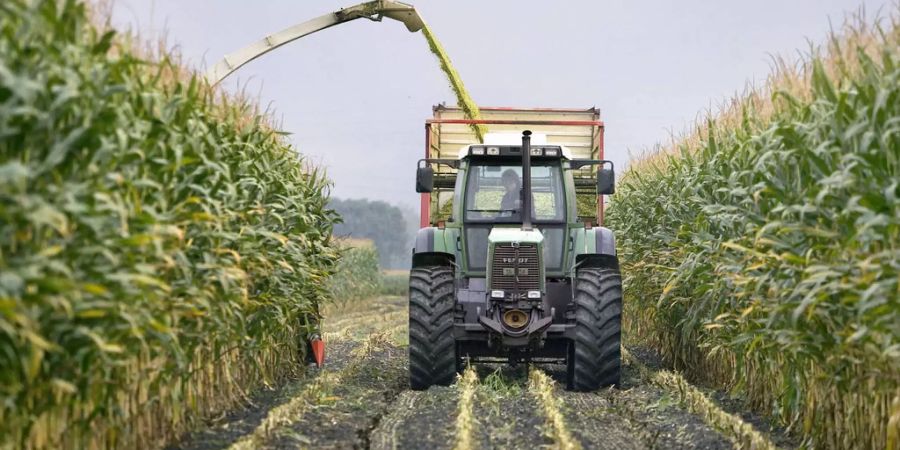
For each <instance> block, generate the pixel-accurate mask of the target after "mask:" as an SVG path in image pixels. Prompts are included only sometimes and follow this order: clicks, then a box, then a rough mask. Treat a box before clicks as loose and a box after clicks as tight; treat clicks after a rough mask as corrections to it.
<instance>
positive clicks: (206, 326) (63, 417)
mask: <svg viewBox="0 0 900 450" xmlns="http://www.w3.org/2000/svg"><path fill="white" fill-rule="evenodd" d="M0 16H2V17H3V20H2V21H0V367H2V370H0V403H2V404H0V447H4V448H8V447H13V448H22V447H24V448H87V447H94V448H97V447H103V448H110V447H123V448H134V447H143V448H155V447H159V446H162V445H163V444H164V443H165V442H166V441H169V440H171V439H172V438H173V437H174V436H175V434H176V433H179V432H181V431H183V430H185V429H186V428H187V427H188V426H189V425H190V424H191V423H192V421H194V420H195V419H197V418H198V417H200V416H201V415H204V414H209V413H212V412H215V411H221V410H222V409H225V408H227V407H231V406H234V404H235V403H236V402H237V401H239V400H240V399H242V398H245V395H246V393H247V390H248V389H251V388H253V387H255V386H259V385H261V384H262V383H266V382H272V381H274V380H275V379H277V378H279V377H282V376H285V375H286V374H288V373H290V372H291V371H294V370H297V368H298V367H300V365H301V361H302V360H301V359H300V357H301V356H302V355H300V353H301V352H302V350H301V348H302V347H301V346H298V343H300V342H303V340H304V333H305V332H306V330H307V327H308V324H307V321H308V319H309V318H310V317H311V315H314V314H315V313H316V309H317V305H318V303H319V302H320V301H322V300H323V299H324V298H325V297H326V295H327V292H326V289H325V287H324V286H325V283H324V280H325V279H326V278H327V277H328V276H329V275H330V273H331V272H332V271H333V265H334V263H335V260H336V257H337V253H336V251H335V250H334V249H333V247H332V245H331V227H332V223H333V222H334V220H335V216H334V214H333V213H332V212H330V211H328V210H327V208H326V204H327V194H328V183H327V180H326V179H325V178H324V176H323V175H322V174H321V173H320V172H318V171H317V170H316V169H312V168H308V167H305V165H304V162H303V160H302V159H300V158H299V157H298V155H297V154H296V153H295V152H294V151H293V149H291V148H290V146H289V145H287V144H286V143H285V142H284V140H283V139H282V137H281V136H280V134H279V133H278V132H277V131H276V130H274V129H272V128H271V127H270V126H269V125H268V123H267V119H266V118H265V117H261V116H259V115H258V114H257V113H256V112H255V109H254V108H252V107H251V106H249V105H247V104H245V103H243V102H240V101H228V100H224V99H216V98H214V93H213V92H212V91H210V90H209V88H208V87H207V86H205V84H203V83H202V82H201V81H198V80H197V79H196V78H193V77H192V76H187V75H184V72H183V70H182V69H181V68H180V67H179V66H178V65H177V63H176V62H173V61H172V60H171V59H170V58H169V57H168V56H165V55H162V56H161V57H160V58H159V60H151V59H148V58H144V57H141V56H140V55H138V54H137V53H135V52H134V51H133V50H132V49H131V48H130V47H128V46H127V45H125V44H123V42H124V39H122V38H120V37H119V36H117V35H116V34H114V33H113V32H110V31H105V30H101V29H99V28H98V27H95V26H94V25H93V24H92V22H91V20H90V18H89V13H88V12H87V11H86V9H85V5H84V3H83V2H80V1H56V0H35V1H30V0H5V1H3V2H2V3H0Z"/></svg>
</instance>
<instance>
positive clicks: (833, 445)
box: [608, 16, 900, 449]
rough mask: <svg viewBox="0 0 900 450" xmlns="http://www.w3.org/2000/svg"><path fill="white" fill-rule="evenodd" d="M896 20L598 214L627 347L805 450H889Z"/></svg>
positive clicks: (706, 134) (772, 89) (855, 39)
mask: <svg viewBox="0 0 900 450" xmlns="http://www.w3.org/2000/svg"><path fill="white" fill-rule="evenodd" d="M896 18H897V16H894V22H893V23H883V25H884V28H882V29H879V28H871V27H870V26H867V25H865V24H864V23H863V22H862V21H860V22H859V23H858V24H856V25H853V26H850V27H848V28H847V29H846V30H844V33H843V34H842V35H840V36H835V37H833V39H832V40H831V41H830V42H829V43H828V45H827V47H826V48H825V49H824V50H823V51H819V52H816V54H814V55H813V56H811V57H810V58H809V59H808V60H807V61H806V62H805V64H804V65H803V66H802V68H801V69H800V70H794V69H792V68H788V67H787V66H781V70H780V71H779V72H778V73H777V74H776V75H774V76H773V78H772V79H771V80H770V83H769V86H768V87H767V89H766V90H760V91H754V92H751V93H750V94H748V95H746V96H744V97H742V98H740V99H738V100H736V101H735V103H734V104H733V105H732V106H731V107H730V108H728V109H726V110H725V111H723V112H722V113H721V115H720V116H718V117H716V118H712V119H710V121H709V123H708V124H706V125H705V126H704V127H702V128H701V129H700V130H699V131H698V132H697V133H696V134H694V135H693V136H690V137H688V138H686V139H684V140H683V141H681V142H678V143H676V144H675V145H674V147H673V149H671V150H670V151H668V152H663V153H659V154H657V155H653V156H651V157H648V158H646V159H645V160H644V161H638V162H636V163H635V164H634V166H633V168H632V169H631V170H630V171H629V172H628V173H627V174H626V175H625V176H624V177H623V179H622V181H621V182H620V184H619V186H618V192H617V193H616V195H615V196H613V197H612V204H611V208H610V209H609V216H608V219H609V222H608V223H609V224H610V225H609V226H610V227H612V228H613V229H615V230H616V232H617V235H618V238H619V254H620V258H621V259H622V272H623V274H624V275H625V276H626V277H627V278H626V281H625V286H626V301H625V302H626V305H627V308H628V310H627V311H626V314H623V316H624V317H626V319H628V320H629V324H628V326H627V329H628V330H629V332H630V333H631V336H632V337H633V338H644V339H648V340H650V341H651V342H653V343H655V345H656V346H657V347H658V348H659V349H660V350H661V351H662V352H663V354H664V355H665V356H666V357H667V358H668V359H669V360H670V361H672V362H673V363H675V365H676V367H677V368H678V369H680V370H685V371H686V372H688V373H689V374H690V375H692V376H693V377H695V378H698V379H705V380H707V381H712V382H714V383H716V384H718V385H720V386H727V387H731V388H733V389H734V390H735V391H737V392H741V393H743V394H745V395H746V396H747V397H748V398H749V400H750V402H751V403H752V404H753V405H754V406H755V407H756V408H757V409H758V410H760V411H762V412H764V413H770V414H772V415H773V416H774V417H776V418H777V419H778V420H779V421H780V422H781V423H782V424H783V425H787V426H789V427H790V428H791V430H793V431H794V432H796V433H797V434H799V435H801V436H803V440H804V444H805V445H807V446H810V447H813V448H830V449H850V448H860V449H862V448H886V447H888V448H897V446H898V445H900V440H898V427H900V285H898V277H900V28H898V27H897V26H896V25H897V23H896Z"/></svg>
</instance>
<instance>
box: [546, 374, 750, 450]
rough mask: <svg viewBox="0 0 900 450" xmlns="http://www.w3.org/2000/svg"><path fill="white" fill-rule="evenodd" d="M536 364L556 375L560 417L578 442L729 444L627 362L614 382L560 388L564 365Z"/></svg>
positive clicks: (657, 445)
mask: <svg viewBox="0 0 900 450" xmlns="http://www.w3.org/2000/svg"><path fill="white" fill-rule="evenodd" d="M541 368H542V370H544V371H545V372H547V373H548V374H549V375H550V376H551V377H552V378H553V379H555V380H556V382H557V389H556V395H558V397H559V399H560V402H561V404H562V406H561V410H562V413H563V417H564V419H565V421H566V424H567V427H568V429H569V431H570V432H571V433H572V435H573V436H574V438H575V440H577V441H578V442H579V443H580V444H581V446H582V447H583V448H586V449H588V448H590V449H594V448H596V449H617V450H618V449H622V450H626V449H695V448H703V449H713V450H719V449H731V448H733V446H732V443H731V441H729V440H728V438H727V437H725V436H723V435H722V434H720V433H719V432H718V431H717V430H715V429H714V428H712V427H710V426H709V425H707V424H706V423H705V422H704V421H703V419H702V418H701V417H698V416H697V415H695V414H692V413H690V412H689V411H687V410H685V409H684V408H682V407H681V406H680V405H679V403H678V399H676V398H674V397H672V396H671V395H669V394H667V393H666V392H664V391H663V390H661V389H659V388H658V387H656V386H653V385H652V384H650V383H647V382H645V381H644V380H642V379H641V377H640V374H639V373H638V372H637V371H636V370H634V369H633V368H631V367H629V366H623V368H622V369H623V371H622V383H621V385H620V387H618V388H609V389H604V390H601V391H597V392H571V391H566V390H564V389H563V387H564V386H565V381H564V380H565V368H564V367H560V366H542V367H541Z"/></svg>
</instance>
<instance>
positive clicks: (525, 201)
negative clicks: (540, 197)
mask: <svg viewBox="0 0 900 450" xmlns="http://www.w3.org/2000/svg"><path fill="white" fill-rule="evenodd" d="M522 230H524V231H531V131H529V130H525V131H523V132H522Z"/></svg>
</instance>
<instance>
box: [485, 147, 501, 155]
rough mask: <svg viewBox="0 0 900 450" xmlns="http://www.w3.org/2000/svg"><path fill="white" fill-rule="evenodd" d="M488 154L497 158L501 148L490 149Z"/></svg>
mask: <svg viewBox="0 0 900 450" xmlns="http://www.w3.org/2000/svg"><path fill="white" fill-rule="evenodd" d="M487 154H488V155H491V156H497V155H499V154H500V147H488V148H487Z"/></svg>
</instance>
